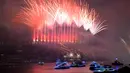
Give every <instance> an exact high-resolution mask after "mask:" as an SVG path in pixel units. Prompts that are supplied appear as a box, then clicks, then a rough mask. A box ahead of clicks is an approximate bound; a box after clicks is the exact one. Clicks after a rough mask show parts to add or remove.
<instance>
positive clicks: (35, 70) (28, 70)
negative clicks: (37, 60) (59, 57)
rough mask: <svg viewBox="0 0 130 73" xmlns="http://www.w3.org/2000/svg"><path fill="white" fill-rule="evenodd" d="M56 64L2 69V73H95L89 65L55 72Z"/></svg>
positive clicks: (0, 72) (0, 71)
mask: <svg viewBox="0 0 130 73" xmlns="http://www.w3.org/2000/svg"><path fill="white" fill-rule="evenodd" d="M54 65H55V64H54V63H46V64H45V65H43V66H42V65H36V64H35V65H29V66H28V65H27V66H20V67H10V68H9V67H8V68H1V70H0V73H93V72H92V71H90V70H89V65H87V66H86V67H82V68H70V69H64V70H55V69H54Z"/></svg>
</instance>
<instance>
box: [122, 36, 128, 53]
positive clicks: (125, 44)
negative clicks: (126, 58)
mask: <svg viewBox="0 0 130 73" xmlns="http://www.w3.org/2000/svg"><path fill="white" fill-rule="evenodd" d="M120 40H121V42H122V43H123V44H124V46H125V47H126V49H127V50H128V52H129V54H130V47H129V45H128V44H127V43H126V41H125V40H124V39H123V38H120Z"/></svg>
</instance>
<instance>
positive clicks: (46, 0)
mask: <svg viewBox="0 0 130 73" xmlns="http://www.w3.org/2000/svg"><path fill="white" fill-rule="evenodd" d="M25 2H26V5H27V6H26V7H23V8H22V10H21V12H20V13H19V14H18V15H17V17H16V18H17V19H18V22H22V23H24V24H27V25H28V26H30V27H32V28H33V29H34V32H33V33H34V35H33V41H44V42H72V43H74V42H76V41H78V35H77V34H78V32H77V28H78V27H81V26H83V27H84V29H85V30H90V32H91V33H92V34H93V35H95V34H97V33H98V32H100V31H102V30H104V29H105V27H104V26H101V25H102V23H101V22H100V21H99V20H97V19H98V17H99V16H98V15H97V14H96V12H95V10H94V9H89V7H88V5H87V4H82V2H80V4H79V3H78V2H77V3H76V1H75V0H26V1H25ZM96 24H97V25H96Z"/></svg>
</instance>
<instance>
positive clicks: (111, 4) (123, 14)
mask: <svg viewBox="0 0 130 73" xmlns="http://www.w3.org/2000/svg"><path fill="white" fill-rule="evenodd" d="M86 1H87V2H88V4H89V5H90V7H91V8H94V9H95V10H96V11H97V12H98V13H99V14H100V16H101V17H102V19H103V20H106V22H105V23H104V24H106V25H108V27H107V30H105V31H103V32H100V33H99V34H97V35H96V36H95V37H91V38H90V40H91V42H90V44H89V46H86V44H85V43H84V44H81V45H79V46H77V47H79V48H83V49H85V51H87V50H88V49H89V52H90V51H91V52H90V53H92V52H93V51H94V50H95V54H96V55H98V56H104V55H106V57H107V58H110V59H113V58H114V57H120V58H121V59H125V60H128V59H129V60H130V58H128V57H129V56H130V55H129V54H128V51H127V50H126V49H125V47H124V46H123V45H122V43H121V42H120V39H119V37H123V38H124V39H125V40H126V42H127V43H129V44H130V38H129V35H130V0H86ZM20 6H24V1H23V0H0V36H1V37H2V38H3V37H4V36H6V35H9V36H8V37H7V36H6V38H10V37H11V36H12V37H13V38H15V37H18V36H19V38H18V39H20V38H21V39H24V40H28V39H31V38H30V37H31V33H29V32H30V29H29V27H27V26H26V25H23V24H15V23H12V22H11V20H12V18H14V17H15V15H16V14H17V13H18V12H19V11H20ZM16 30H18V31H16ZM3 32H4V33H3ZM5 32H6V33H5ZM14 35H15V36H14ZM4 38H5V37H4ZM15 39H16V38H15ZM90 46H91V48H92V47H93V48H92V49H91V48H89V47H90ZM90 49H91V50H90ZM102 49H105V50H106V51H105V53H103V52H102ZM109 55H110V56H109ZM111 56H112V57H111Z"/></svg>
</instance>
